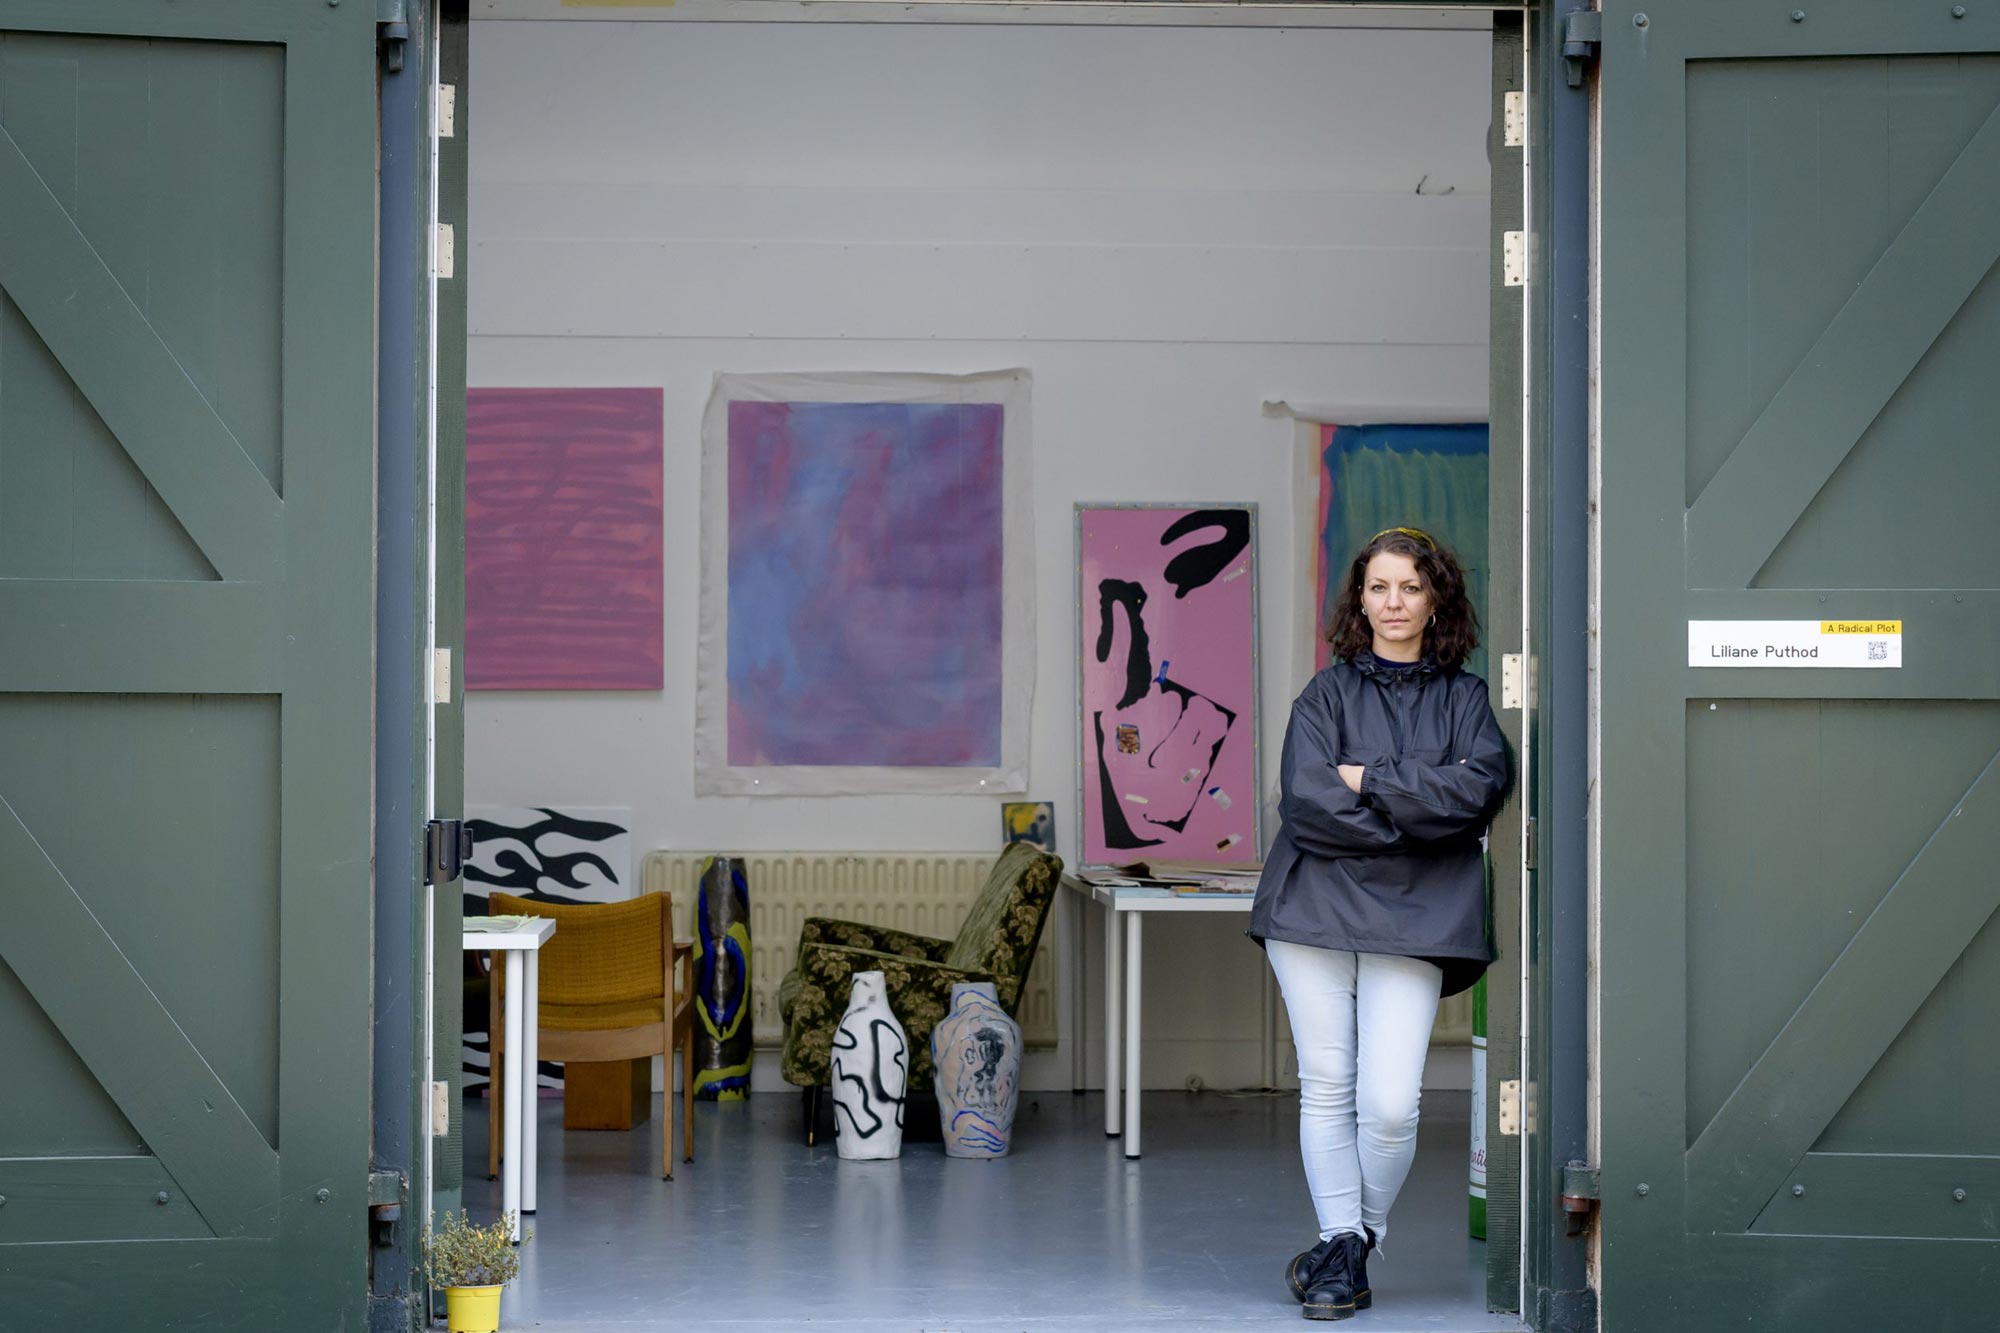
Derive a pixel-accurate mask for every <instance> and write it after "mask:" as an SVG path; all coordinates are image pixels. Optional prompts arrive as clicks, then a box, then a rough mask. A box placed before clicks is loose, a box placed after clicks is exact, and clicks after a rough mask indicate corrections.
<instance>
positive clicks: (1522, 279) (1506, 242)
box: [1500, 231, 1528, 287]
mask: <svg viewBox="0 0 2000 1333" xmlns="http://www.w3.org/2000/svg"><path fill="white" fill-rule="evenodd" d="M1500 280H1501V283H1502V285H1504V286H1508V287H1525V286H1527V285H1528V233H1526V232H1524V231H1509V232H1502V233H1501V235H1500Z"/></svg>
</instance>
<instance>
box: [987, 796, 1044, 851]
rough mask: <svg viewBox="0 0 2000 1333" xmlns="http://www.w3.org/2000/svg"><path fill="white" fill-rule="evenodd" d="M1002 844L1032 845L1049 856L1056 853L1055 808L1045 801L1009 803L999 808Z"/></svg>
mask: <svg viewBox="0 0 2000 1333" xmlns="http://www.w3.org/2000/svg"><path fill="white" fill-rule="evenodd" d="M1000 832H1001V834H1002V839H1001V841H1002V843H1003V845H1004V844H1005V843H1013V842H1027V843H1033V844H1034V845H1035V846H1037V847H1039V848H1041V849H1042V850H1043V851H1045V852H1047V853H1048V854H1049V855H1051V856H1054V855H1055V851H1056V808H1055V806H1054V805H1052V804H1050V803H1049V802H1047V801H1009V802H1007V803H1006V804H1005V805H1003V806H1001V807H1000Z"/></svg>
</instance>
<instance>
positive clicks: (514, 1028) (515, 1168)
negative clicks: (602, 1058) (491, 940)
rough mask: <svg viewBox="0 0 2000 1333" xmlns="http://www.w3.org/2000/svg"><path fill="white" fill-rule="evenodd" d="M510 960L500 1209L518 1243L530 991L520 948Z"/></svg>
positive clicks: (509, 955) (511, 953)
mask: <svg viewBox="0 0 2000 1333" xmlns="http://www.w3.org/2000/svg"><path fill="white" fill-rule="evenodd" d="M506 957H507V1046H506V1059H504V1060H502V1061H501V1065H502V1067H503V1068H504V1070H505V1074H504V1077H503V1080H502V1081H503V1082H504V1083H505V1085H506V1087H505V1090H504V1093H503V1095H504V1096H505V1098H506V1100H505V1101H504V1102H503V1103H501V1105H502V1106H503V1108H504V1109H503V1110H502V1111H501V1112H500V1118H501V1122H502V1123H503V1124H504V1125H505V1126H506V1128H505V1130H504V1131H503V1135H502V1139H501V1143H502V1147H501V1149H500V1159H501V1160H500V1182H501V1183H500V1208H501V1210H502V1211H503V1212H508V1213H512V1214H513V1215H514V1237H513V1239H514V1242H515V1243H516V1244H519V1243H520V1240H521V1116H522V1114H523V1111H522V1106H521V1067H522V1066H523V1065H525V1064H526V1063H527V1060H526V1058H525V1057H526V1056H527V1052H526V1051H525V1050H523V1049H522V1048H521V1043H522V1036H521V992H522V991H523V990H525V989H526V988H527V984H528V982H527V977H526V973H527V968H526V967H524V966H523V965H522V962H521V951H520V950H519V949H508V950H506Z"/></svg>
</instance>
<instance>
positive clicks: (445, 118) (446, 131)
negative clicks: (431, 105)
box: [437, 83, 458, 139]
mask: <svg viewBox="0 0 2000 1333" xmlns="http://www.w3.org/2000/svg"><path fill="white" fill-rule="evenodd" d="M437 133H438V138H440V139H449V138H451V137H452V136H453V135H455V134H457V133H458V89H457V88H455V87H453V86H452V85H451V84H449V83H440V84H439V85H438V105H437Z"/></svg>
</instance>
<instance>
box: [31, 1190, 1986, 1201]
mask: <svg viewBox="0 0 2000 1333" xmlns="http://www.w3.org/2000/svg"><path fill="white" fill-rule="evenodd" d="M1951 1201H1952V1202H1953V1203H1964V1202H1965V1191H1964V1190H1962V1189H1958V1190H1953V1191H1952V1192H1951ZM5 1202H6V1200H5V1199H0V1203H5Z"/></svg>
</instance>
